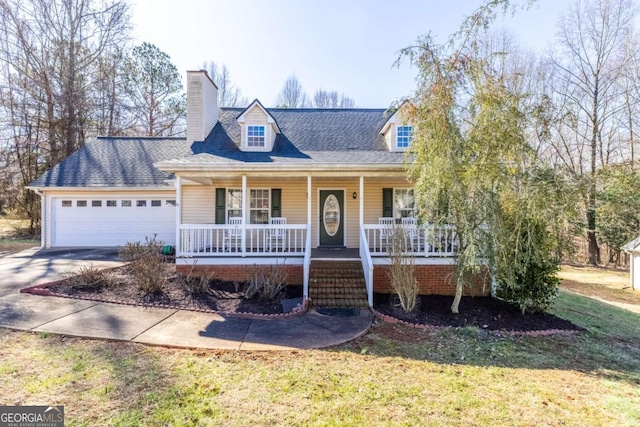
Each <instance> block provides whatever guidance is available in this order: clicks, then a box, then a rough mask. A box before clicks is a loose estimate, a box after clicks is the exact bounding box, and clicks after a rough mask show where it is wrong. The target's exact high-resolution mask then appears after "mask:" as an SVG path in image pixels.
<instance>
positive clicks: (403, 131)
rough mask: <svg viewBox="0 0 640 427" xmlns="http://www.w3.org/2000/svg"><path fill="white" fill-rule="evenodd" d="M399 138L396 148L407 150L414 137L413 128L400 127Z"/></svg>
mask: <svg viewBox="0 0 640 427" xmlns="http://www.w3.org/2000/svg"><path fill="white" fill-rule="evenodd" d="M397 130H398V138H397V144H396V147H398V148H407V147H408V146H409V143H410V142H411V139H412V137H413V129H412V128H411V126H398V129H397Z"/></svg>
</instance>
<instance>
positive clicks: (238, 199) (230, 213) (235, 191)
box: [227, 188, 242, 224]
mask: <svg viewBox="0 0 640 427" xmlns="http://www.w3.org/2000/svg"><path fill="white" fill-rule="evenodd" d="M229 218H242V190H240V189H239V188H230V189H228V190H227V224H228V223H229Z"/></svg>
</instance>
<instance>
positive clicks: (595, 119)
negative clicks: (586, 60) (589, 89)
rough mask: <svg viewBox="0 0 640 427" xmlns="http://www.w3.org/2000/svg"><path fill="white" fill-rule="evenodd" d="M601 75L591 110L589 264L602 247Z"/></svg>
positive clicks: (597, 257) (597, 256)
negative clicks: (598, 231) (599, 203)
mask: <svg viewBox="0 0 640 427" xmlns="http://www.w3.org/2000/svg"><path fill="white" fill-rule="evenodd" d="M599 86H600V79H599V76H598V75H596V76H595V88H594V91H593V101H592V112H591V126H592V127H591V171H590V172H591V182H590V183H589V199H588V202H587V240H588V241H589V264H591V265H594V266H597V265H598V263H599V261H600V248H599V247H598V240H597V239H596V171H597V170H596V156H597V155H598V126H599V124H600V122H599V116H598V104H599Z"/></svg>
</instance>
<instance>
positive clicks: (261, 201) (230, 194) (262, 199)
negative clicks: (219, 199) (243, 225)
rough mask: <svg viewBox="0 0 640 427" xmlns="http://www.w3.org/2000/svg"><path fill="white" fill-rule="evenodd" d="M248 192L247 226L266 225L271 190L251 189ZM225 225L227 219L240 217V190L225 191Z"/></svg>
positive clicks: (268, 215)
mask: <svg viewBox="0 0 640 427" xmlns="http://www.w3.org/2000/svg"><path fill="white" fill-rule="evenodd" d="M248 192H249V224H268V223H269V217H270V213H271V190H270V189H268V188H251V189H249V190H248ZM226 203H227V224H228V223H229V218H234V217H238V218H239V217H242V190H241V189H239V188H229V189H227V201H226Z"/></svg>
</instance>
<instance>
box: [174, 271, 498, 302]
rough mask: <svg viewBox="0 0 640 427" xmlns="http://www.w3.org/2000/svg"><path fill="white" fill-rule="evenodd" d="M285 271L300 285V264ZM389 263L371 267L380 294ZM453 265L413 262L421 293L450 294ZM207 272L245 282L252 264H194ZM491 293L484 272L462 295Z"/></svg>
mask: <svg viewBox="0 0 640 427" xmlns="http://www.w3.org/2000/svg"><path fill="white" fill-rule="evenodd" d="M255 268H256V269H258V271H267V270H268V269H269V268H270V266H268V265H257V266H255ZM281 268H284V269H285V270H286V272H287V280H286V282H287V284H289V285H302V283H303V281H304V270H303V268H302V266H301V265H284V266H281ZM390 268H391V266H389V265H375V266H374V268H373V290H374V292H380V293H387V294H390V293H394V290H393V288H392V287H391V282H390V280H389V275H388V271H389V269H390ZM454 268H455V266H453V265H416V266H415V276H416V279H417V280H418V283H419V284H420V294H421V295H454V294H455V276H454ZM190 270H191V266H189V265H177V266H176V271H177V272H179V273H183V274H187V273H189V271H190ZM205 271H207V272H209V273H210V274H211V275H212V276H213V277H214V278H216V279H218V280H224V281H230V282H247V281H249V280H250V279H251V276H252V275H253V272H254V266H253V265H196V266H195V267H194V269H193V274H195V275H201V274H203V273H204V272H205ZM490 292H491V282H490V278H489V276H488V274H484V273H480V274H478V275H476V277H475V278H474V280H473V285H472V286H465V288H464V291H463V295H469V296H471V295H472V296H486V295H489V294H490Z"/></svg>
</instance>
